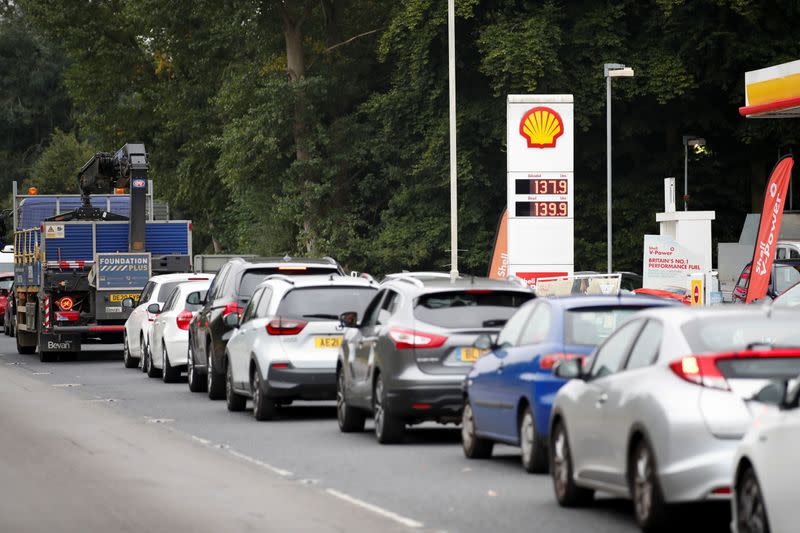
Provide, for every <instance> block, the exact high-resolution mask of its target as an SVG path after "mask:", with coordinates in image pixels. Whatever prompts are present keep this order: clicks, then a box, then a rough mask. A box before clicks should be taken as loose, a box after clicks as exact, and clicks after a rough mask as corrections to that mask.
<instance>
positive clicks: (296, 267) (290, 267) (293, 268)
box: [278, 266, 308, 270]
mask: <svg viewBox="0 0 800 533" xmlns="http://www.w3.org/2000/svg"><path fill="white" fill-rule="evenodd" d="M278 270H308V267H305V266H279V267H278Z"/></svg>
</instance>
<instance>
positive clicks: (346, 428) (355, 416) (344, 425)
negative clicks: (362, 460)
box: [336, 369, 367, 433]
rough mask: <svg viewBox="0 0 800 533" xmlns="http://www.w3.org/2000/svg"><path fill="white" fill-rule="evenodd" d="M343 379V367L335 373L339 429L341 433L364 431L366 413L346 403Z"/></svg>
mask: <svg viewBox="0 0 800 533" xmlns="http://www.w3.org/2000/svg"><path fill="white" fill-rule="evenodd" d="M344 380H345V377H344V369H339V372H338V373H337V374H336V418H337V420H338V421H339V431H341V432H342V433H355V432H358V431H364V423H365V421H366V419H367V414H366V413H365V412H364V411H362V410H361V409H356V408H354V407H351V406H349V405H347V398H346V397H345V395H344V391H345V382H344Z"/></svg>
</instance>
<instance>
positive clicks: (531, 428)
mask: <svg viewBox="0 0 800 533" xmlns="http://www.w3.org/2000/svg"><path fill="white" fill-rule="evenodd" d="M519 445H520V448H521V451H522V454H521V455H522V466H523V467H524V468H525V471H527V472H530V473H536V474H544V473H547V446H546V445H545V443H544V441H543V440H542V438H541V437H540V436H539V433H538V432H537V431H536V422H535V421H534V419H533V411H532V410H531V407H530V406H529V405H528V406H525V410H524V411H523V412H522V418H521V419H520V423H519Z"/></svg>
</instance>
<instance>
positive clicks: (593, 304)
mask: <svg viewBox="0 0 800 533" xmlns="http://www.w3.org/2000/svg"><path fill="white" fill-rule="evenodd" d="M672 305H681V304H680V303H679V302H676V301H674V300H669V299H666V298H657V297H648V296H638V295H619V296H569V297H565V298H538V299H536V300H531V301H530V302H528V303H526V304H524V305H523V306H522V307H520V308H519V310H518V311H517V312H516V313H515V314H514V315H513V316H512V317H511V318H510V319H509V321H508V322H507V323H506V325H505V327H504V328H503V329H502V331H500V334H499V336H498V338H497V341H496V342H495V343H494V344H493V345H492V347H491V350H492V351H491V352H489V353H487V354H486V355H484V356H483V357H481V358H480V359H478V360H477V361H476V362H475V364H474V365H473V367H472V369H471V371H470V372H469V374H468V375H467V377H466V379H465V382H464V393H465V394H464V411H463V425H462V429H461V436H462V439H461V440H462V444H463V447H464V454H465V455H466V456H467V457H470V458H476V459H477V458H488V457H490V456H491V454H492V448H493V446H494V443H495V442H501V443H505V444H511V445H513V446H519V447H520V448H521V449H522V465H523V466H524V467H525V470H527V471H528V472H538V473H543V472H546V471H547V466H548V458H547V442H548V428H549V427H550V410H551V408H552V405H553V400H554V399H555V396H556V392H558V389H560V388H561V386H562V385H564V383H566V380H564V379H561V378H557V377H555V376H554V375H553V366H554V365H555V364H556V363H557V362H558V361H561V360H565V359H574V358H585V357H586V356H588V355H589V354H590V353H591V352H592V351H593V350H594V349H595V347H597V346H598V345H599V344H600V343H601V342H602V341H603V340H604V339H605V338H606V337H608V336H609V335H610V334H611V332H612V331H614V330H615V329H616V328H617V326H619V324H621V323H622V322H624V321H625V320H626V319H627V318H628V317H629V316H630V315H632V314H633V313H635V312H636V311H639V310H641V309H645V308H650V307H658V306H672Z"/></svg>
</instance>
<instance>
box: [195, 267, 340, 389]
mask: <svg viewBox="0 0 800 533" xmlns="http://www.w3.org/2000/svg"><path fill="white" fill-rule="evenodd" d="M272 274H283V275H287V276H302V275H312V274H333V275H337V276H338V275H345V274H344V271H343V270H342V268H341V267H340V266H339V264H338V263H337V262H336V261H334V260H333V259H331V258H329V257H326V258H323V259H296V258H291V257H282V258H274V259H273V258H266V259H259V260H258V262H251V261H246V260H244V259H241V258H235V259H231V260H230V261H228V262H227V263H225V265H224V266H223V267H222V268H221V269H220V271H219V272H218V273H217V276H216V277H215V278H214V281H213V282H212V283H211V286H210V287H209V289H208V293H207V294H206V299H205V301H204V302H203V308H202V309H201V310H200V311H199V312H198V313H197V314H196V315H195V317H194V319H193V320H192V322H191V324H190V325H189V354H188V358H187V359H188V361H187V372H188V381H189V389H190V390H191V391H192V392H201V391H203V390H204V389H205V390H208V397H209V398H211V399H212V400H221V399H222V398H224V397H225V371H226V365H227V361H226V360H225V346H226V345H227V343H228V339H229V338H230V336H231V334H232V328H231V327H230V326H228V325H226V324H225V317H226V316H228V315H230V314H232V313H236V314H238V315H239V316H240V317H241V315H242V311H243V310H244V308H245V306H246V305H247V303H248V302H249V301H250V297H251V296H252V295H253V292H254V291H255V290H256V287H258V285H259V284H260V283H261V282H262V281H263V280H264V278H266V277H267V276H269V275H272Z"/></svg>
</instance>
